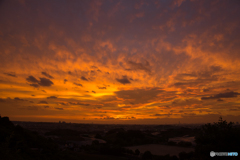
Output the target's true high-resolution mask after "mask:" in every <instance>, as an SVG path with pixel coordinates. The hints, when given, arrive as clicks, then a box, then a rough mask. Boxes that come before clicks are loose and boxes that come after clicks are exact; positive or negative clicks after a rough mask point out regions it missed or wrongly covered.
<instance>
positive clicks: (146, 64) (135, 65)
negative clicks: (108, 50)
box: [127, 61, 151, 73]
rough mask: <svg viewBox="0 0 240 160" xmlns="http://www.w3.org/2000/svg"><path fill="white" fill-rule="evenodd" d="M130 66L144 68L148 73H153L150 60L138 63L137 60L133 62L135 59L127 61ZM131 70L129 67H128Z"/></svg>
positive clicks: (133, 68)
mask: <svg viewBox="0 0 240 160" xmlns="http://www.w3.org/2000/svg"><path fill="white" fill-rule="evenodd" d="M127 63H128V64H129V65H130V66H131V69H130V70H143V71H145V72H147V73H151V70H150V68H149V67H150V65H149V62H148V61H146V62H145V63H137V62H133V61H128V62H127ZM127 70H129V69H127Z"/></svg>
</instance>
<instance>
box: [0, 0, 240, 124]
mask: <svg viewBox="0 0 240 160" xmlns="http://www.w3.org/2000/svg"><path fill="white" fill-rule="evenodd" d="M239 17H240V1H239V0H211V1H210V0H199V1H197V0H188V1H187V0H186V1H185V0H176V1H172V0H146V1H144V0H103V1H101V0H97V1H93V0H75V1H74V0H69V1H68V0H50V1H49V0H3V1H0V114H1V116H8V117H9V118H10V120H19V121H51V122H57V121H66V122H79V123H91V122H93V123H126V124H172V123H179V121H180V123H206V122H213V121H218V118H219V116H223V118H224V119H227V120H229V121H230V120H231V121H234V122H236V121H239V122H240V18H239Z"/></svg>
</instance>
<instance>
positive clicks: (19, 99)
mask: <svg viewBox="0 0 240 160" xmlns="http://www.w3.org/2000/svg"><path fill="white" fill-rule="evenodd" d="M14 100H17V101H24V99H21V98H18V97H15V98H14Z"/></svg>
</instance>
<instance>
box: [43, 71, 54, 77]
mask: <svg viewBox="0 0 240 160" xmlns="http://www.w3.org/2000/svg"><path fill="white" fill-rule="evenodd" d="M42 75H44V76H46V77H47V78H50V79H53V77H52V76H51V75H50V74H48V73H46V72H42Z"/></svg>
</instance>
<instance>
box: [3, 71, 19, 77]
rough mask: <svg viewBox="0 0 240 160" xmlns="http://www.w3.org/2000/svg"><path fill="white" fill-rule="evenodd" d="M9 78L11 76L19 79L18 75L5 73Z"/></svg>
mask: <svg viewBox="0 0 240 160" xmlns="http://www.w3.org/2000/svg"><path fill="white" fill-rule="evenodd" d="M3 74H5V75H7V76H11V77H17V76H16V74H15V73H14V72H10V73H3Z"/></svg>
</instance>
